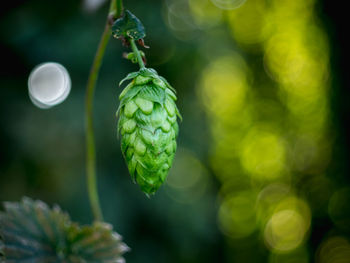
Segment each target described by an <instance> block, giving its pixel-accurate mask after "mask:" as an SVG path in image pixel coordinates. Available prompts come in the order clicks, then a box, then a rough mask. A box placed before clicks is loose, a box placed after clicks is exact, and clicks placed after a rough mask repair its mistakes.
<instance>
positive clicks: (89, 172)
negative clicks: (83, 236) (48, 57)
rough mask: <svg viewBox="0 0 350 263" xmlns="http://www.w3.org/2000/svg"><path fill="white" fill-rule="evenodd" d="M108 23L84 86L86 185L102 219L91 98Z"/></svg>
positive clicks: (117, 10) (113, 9) (117, 8)
mask: <svg viewBox="0 0 350 263" xmlns="http://www.w3.org/2000/svg"><path fill="white" fill-rule="evenodd" d="M122 8H123V7H122V1H121V0H117V2H116V0H111V4H110V7H109V14H108V15H109V16H110V15H111V14H113V16H114V17H119V16H120V15H121V12H122ZM110 27H111V25H110V23H109V21H108V19H107V22H106V25H105V29H104V31H103V34H102V37H101V40H100V43H99V45H98V48H97V51H96V54H95V58H94V62H93V64H92V67H91V71H90V75H89V78H88V83H87V86H86V100H85V107H86V108H85V119H86V125H85V132H86V176H87V187H88V194H89V199H90V205H91V209H92V213H93V215H94V218H95V220H97V221H103V215H102V211H101V207H100V201H99V197H98V190H97V180H96V151H95V139H94V128H93V98H94V91H95V87H96V83H97V79H98V73H99V71H100V67H101V64H102V60H103V57H104V54H105V51H106V47H107V44H108V41H109V38H110V36H111V32H110V31H111V30H110Z"/></svg>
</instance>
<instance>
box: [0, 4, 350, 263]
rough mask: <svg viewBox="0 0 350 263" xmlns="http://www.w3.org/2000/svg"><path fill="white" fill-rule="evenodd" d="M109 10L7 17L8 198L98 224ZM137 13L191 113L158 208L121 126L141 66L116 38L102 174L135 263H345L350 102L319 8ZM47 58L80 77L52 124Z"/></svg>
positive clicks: (157, 7)
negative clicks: (90, 195) (92, 146)
mask: <svg viewBox="0 0 350 263" xmlns="http://www.w3.org/2000/svg"><path fill="white" fill-rule="evenodd" d="M99 2H101V3H100V4H98V3H99ZM104 2H105V1H91V0H86V1H69V2H65V3H64V4H63V3H62V1H43V0H30V1H18V2H11V3H10V4H9V6H8V7H6V9H3V10H1V12H2V14H1V21H0V32H1V35H0V43H1V49H2V51H3V55H4V59H5V61H6V63H3V65H2V66H1V79H0V82H1V87H2V89H1V96H0V121H1V126H0V127H1V128H0V145H1V147H0V164H1V166H0V200H1V201H3V200H19V199H21V196H23V195H27V196H31V197H32V198H35V199H42V200H45V201H47V202H48V203H50V204H52V203H58V204H59V205H60V206H61V207H63V208H64V210H67V211H68V212H69V213H70V214H71V217H72V218H73V220H74V221H79V222H80V223H90V222H91V220H92V216H91V214H90V211H89V205H88V202H87V199H86V198H87V193H86V190H85V188H86V187H85V177H84V173H85V171H84V158H85V153H84V151H85V145H84V119H83V116H84V115H83V113H84V92H85V84H86V80H87V75H88V72H89V68H90V65H91V62H92V59H93V55H94V52H95V50H96V47H97V44H98V40H99V37H100V34H101V33H102V30H103V25H104V22H105V16H106V12H107V4H104ZM94 3H95V4H94ZM125 6H126V7H127V8H128V9H130V10H132V12H133V13H134V14H135V15H137V17H139V18H140V19H141V21H142V23H143V24H144V25H145V27H146V31H147V37H146V39H145V41H146V43H147V45H149V46H150V47H151V49H150V50H148V51H147V60H148V63H149V65H150V66H151V67H154V68H155V69H156V70H157V71H158V72H159V74H160V75H162V76H166V78H167V80H168V81H169V82H170V83H171V84H172V86H174V87H175V88H176V90H177V92H178V93H177V94H178V97H179V98H178V106H179V109H180V111H181V112H182V115H183V116H184V120H183V122H182V123H181V124H180V126H181V128H180V130H181V132H180V134H179V149H178V151H177V154H176V157H175V161H174V167H173V168H172V169H171V171H170V175H169V177H168V180H167V183H166V185H165V186H163V187H161V188H160V190H159V192H158V193H157V195H155V196H154V197H152V198H151V199H147V198H145V197H144V195H143V194H142V193H141V192H140V191H139V189H138V187H137V186H135V185H133V184H132V183H131V182H130V180H129V176H128V171H127V167H126V166H125V164H124V163H123V159H122V155H121V152H120V150H119V142H118V140H117V128H116V125H117V122H116V118H115V112H116V109H117V107H118V96H119V94H120V92H121V90H120V88H118V85H117V83H118V81H119V80H120V79H122V77H123V76H125V75H126V74H127V73H128V72H131V71H134V70H135V69H136V66H135V65H132V64H131V63H129V62H128V61H126V60H122V59H121V57H122V53H123V51H126V50H125V49H124V48H123V47H121V45H120V43H119V42H118V41H115V40H113V41H111V42H110V44H109V47H108V49H107V55H106V57H105V59H104V64H103V66H102V69H101V74H100V78H99V81H98V86H97V90H96V98H95V105H96V108H95V128H96V129H95V130H96V139H97V158H98V160H97V165H98V176H99V188H100V194H101V203H102V208H103V211H104V213H105V219H106V221H108V222H110V223H112V224H113V225H114V229H116V231H117V232H118V233H121V235H122V236H123V237H124V240H125V242H126V243H127V244H128V245H129V246H130V247H131V248H132V252H131V253H128V254H127V255H126V256H125V258H126V260H127V262H143V263H147V262H152V263H154V262H247V263H248V262H269V263H286V262H287V263H288V262H298V263H304V262H305V263H306V262H321V263H323V262H325V263H337V262H348V261H347V260H348V259H349V253H350V252H349V251H350V245H349V237H350V232H349V231H350V229H349V220H350V215H349V211H350V209H349V200H350V190H349V185H350V183H349V181H348V178H347V176H348V174H347V173H346V168H344V167H345V164H344V162H343V160H344V159H346V158H347V157H346V156H345V155H346V150H344V149H345V147H346V146H345V145H344V144H343V142H342V141H341V140H340V139H339V134H341V133H342V131H341V129H340V127H339V124H337V121H339V120H338V117H337V114H338V112H337V109H339V108H338V107H337V106H334V103H337V102H335V101H337V99H335V100H334V99H333V101H332V100H331V99H332V98H334V96H338V98H339V97H341V96H342V94H336V93H335V91H334V90H336V87H335V86H334V82H333V78H332V76H333V75H334V72H335V70H334V69H333V68H332V67H331V66H332V65H331V64H330V61H331V58H332V57H331V55H332V46H331V45H330V43H332V39H331V38H330V34H329V32H328V31H327V29H326V27H325V23H324V21H323V20H322V17H321V16H320V14H319V13H320V3H318V2H316V1H315V0H306V1H305V0H304V1H302V0H293V1H289V0H285V1H277V0H270V1H266V0H163V1H152V0H145V1H142V2H140V1H136V0H130V1H129V0H125ZM45 61H56V62H59V63H61V64H63V65H64V66H65V67H66V68H67V70H68V71H69V73H70V76H71V79H72V90H71V94H70V96H69V97H68V99H67V100H66V101H65V102H64V103H63V104H61V105H59V106H57V107H54V108H52V109H50V110H47V111H43V110H40V109H37V108H35V107H34V106H33V105H32V104H31V102H30V100H29V98H28V92H27V77H28V75H29V72H30V71H31V69H32V68H34V67H35V66H36V65H37V64H39V63H42V62H45ZM339 149H340V150H339ZM342 149H343V150H342ZM344 156H345V157H344Z"/></svg>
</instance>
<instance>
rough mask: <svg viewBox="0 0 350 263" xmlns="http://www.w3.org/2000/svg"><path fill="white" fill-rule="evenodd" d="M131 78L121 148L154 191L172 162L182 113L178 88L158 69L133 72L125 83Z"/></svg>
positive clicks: (144, 186) (123, 101)
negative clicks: (178, 104)
mask: <svg viewBox="0 0 350 263" xmlns="http://www.w3.org/2000/svg"><path fill="white" fill-rule="evenodd" d="M131 79H132V81H131V83H130V84H129V85H128V86H127V87H126V88H125V89H124V90H123V91H122V93H121V94H120V96H119V99H120V106H119V109H118V112H117V116H118V115H119V122H118V131H119V132H120V134H121V149H122V152H123V155H124V158H125V160H126V163H127V165H128V169H129V172H130V175H131V177H132V178H133V180H134V181H136V182H137V183H138V184H139V185H140V187H141V190H142V191H143V192H145V193H146V194H153V193H155V192H156V191H157V190H158V188H159V187H160V186H161V185H162V183H163V182H164V181H165V178H166V177H167V174H168V171H169V169H170V167H171V165H172V161H173V158H174V155H175V151H176V138H177V135H178V130H179V128H178V124H177V117H179V118H181V115H180V113H179V111H178V109H177V107H176V104H175V101H176V95H175V90H174V89H173V88H172V87H171V86H170V85H169V83H168V82H167V81H166V80H165V79H164V78H163V77H161V76H159V75H158V74H157V72H156V71H155V70H154V69H148V68H143V69H141V70H140V71H138V72H133V73H130V74H129V75H128V76H127V77H126V78H125V79H123V80H122V81H121V84H122V83H123V82H124V81H125V80H131Z"/></svg>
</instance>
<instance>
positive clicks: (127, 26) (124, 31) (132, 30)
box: [112, 10, 146, 40]
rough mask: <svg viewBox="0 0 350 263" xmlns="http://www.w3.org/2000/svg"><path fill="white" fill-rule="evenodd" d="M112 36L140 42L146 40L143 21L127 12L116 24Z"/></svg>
mask: <svg viewBox="0 0 350 263" xmlns="http://www.w3.org/2000/svg"><path fill="white" fill-rule="evenodd" d="M112 35H113V37H115V38H120V37H124V38H132V39H134V40H139V39H142V38H144V37H145V36H146V33H145V28H144V26H143V25H142V23H141V21H140V20H139V19H138V18H137V17H136V16H135V15H134V14H132V13H131V12H130V11H129V10H126V11H125V13H124V16H122V17H121V18H119V19H117V20H116V21H115V22H114V24H113V26H112Z"/></svg>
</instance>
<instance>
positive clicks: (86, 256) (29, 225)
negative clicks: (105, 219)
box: [0, 197, 128, 263]
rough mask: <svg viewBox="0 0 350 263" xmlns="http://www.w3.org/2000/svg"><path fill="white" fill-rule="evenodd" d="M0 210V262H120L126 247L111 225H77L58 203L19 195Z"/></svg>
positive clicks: (122, 260)
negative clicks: (49, 205) (48, 203)
mask: <svg viewBox="0 0 350 263" xmlns="http://www.w3.org/2000/svg"><path fill="white" fill-rule="evenodd" d="M4 206H5V212H0V237H1V239H0V255H1V254H3V255H2V258H0V262H4V263H5V262H6V263H12V262H35V263H41V262H42V263H44V262H45V263H48V262H67V263H68V262H72V263H75V262H77V263H78V262H96V263H97V262H101V263H105V262H108V263H110V262H124V259H123V258H122V254H123V253H124V252H126V251H127V250H128V247H127V246H126V245H125V244H124V243H123V242H122V241H121V237H120V236H119V235H118V234H117V233H115V232H113V230H112V226H111V225H109V224H106V223H102V222H95V223H94V224H93V225H92V226H79V225H78V224H75V223H73V222H71V221H70V218H69V216H68V214H66V213H63V212H62V211H61V209H60V208H59V207H58V206H54V207H53V209H50V208H49V207H48V206H47V205H46V204H45V203H43V202H42V201H34V200H31V199H29V198H26V197H25V198H23V199H22V202H20V203H11V202H6V203H5V204H4Z"/></svg>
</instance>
